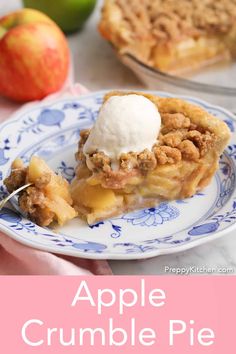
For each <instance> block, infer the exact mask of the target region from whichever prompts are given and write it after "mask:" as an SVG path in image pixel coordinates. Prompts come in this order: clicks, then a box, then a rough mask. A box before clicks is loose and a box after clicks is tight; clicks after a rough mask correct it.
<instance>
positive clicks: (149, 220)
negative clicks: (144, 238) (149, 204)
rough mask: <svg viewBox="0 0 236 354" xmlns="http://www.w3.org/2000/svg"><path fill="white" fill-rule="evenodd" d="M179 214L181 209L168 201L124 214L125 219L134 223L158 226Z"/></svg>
mask: <svg viewBox="0 0 236 354" xmlns="http://www.w3.org/2000/svg"><path fill="white" fill-rule="evenodd" d="M178 216H179V210H178V209H177V208H176V207H174V206H172V205H169V204H167V203H161V204H160V205H159V206H157V207H156V208H149V209H143V210H138V211H134V212H133V213H129V214H127V215H124V216H123V219H124V220H127V221H128V222H131V223H132V225H140V226H147V227H150V226H158V225H161V224H163V223H164V222H165V221H170V220H173V219H175V218H177V217H178Z"/></svg>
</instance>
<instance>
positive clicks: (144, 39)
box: [99, 0, 236, 73]
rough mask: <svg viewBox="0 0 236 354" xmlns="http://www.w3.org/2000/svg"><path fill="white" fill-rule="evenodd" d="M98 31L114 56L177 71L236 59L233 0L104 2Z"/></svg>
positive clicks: (173, 71) (235, 24)
mask: <svg viewBox="0 0 236 354" xmlns="http://www.w3.org/2000/svg"><path fill="white" fill-rule="evenodd" d="M99 29H100V32H101V34H102V36H103V37H104V38H106V39H107V40H108V41H110V42H111V43H112V44H113V45H114V46H115V47H116V49H117V50H118V51H119V53H120V54H122V55H123V54H130V55H132V56H134V57H135V58H137V59H138V60H140V61H141V62H143V63H145V64H147V65H149V66H152V67H155V68H157V69H159V70H162V71H166V72H170V73H180V72H187V71H191V70H194V69H198V68H200V67H203V66H207V65H210V64H212V63H215V62H219V61H225V60H228V59H231V58H233V57H235V55H236V0H217V1H216V0H178V1H177V0H142V1H139V0H130V1H126V0H105V2H104V7H103V10H102V18H101V21H100V24H99Z"/></svg>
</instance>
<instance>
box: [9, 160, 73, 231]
mask: <svg viewBox="0 0 236 354" xmlns="http://www.w3.org/2000/svg"><path fill="white" fill-rule="evenodd" d="M4 183H5V185H6V187H7V189H8V191H9V193H11V192H13V191H15V190H17V189H18V188H19V187H22V186H24V185H26V184H28V183H31V184H32V185H31V186H29V187H28V188H26V189H25V190H23V191H22V192H21V193H20V195H19V199H18V203H19V207H20V208H21V209H22V210H23V211H24V212H25V213H27V214H28V216H29V218H30V219H31V220H33V221H34V222H36V223H37V224H38V225H41V226H48V225H50V224H51V223H53V222H56V223H58V224H59V225H63V224H64V223H66V222H67V221H68V220H70V219H73V218H74V217H75V216H76V215H77V213H76V211H75V210H74V208H73V207H72V199H71V196H70V191H69V184H68V182H67V181H66V180H65V179H64V178H62V177H61V176H59V175H56V174H55V173H54V172H53V171H52V170H51V169H50V168H49V167H48V166H47V164H46V163H45V162H44V161H43V160H42V159H40V158H39V157H36V156H33V157H32V158H31V160H30V163H29V166H28V167H25V166H24V164H23V162H22V161H21V160H20V159H17V160H15V161H14V162H13V165H12V172H11V174H10V176H9V177H7V178H6V179H5V180H4Z"/></svg>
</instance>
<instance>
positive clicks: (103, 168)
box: [76, 112, 216, 178]
mask: <svg viewBox="0 0 236 354" xmlns="http://www.w3.org/2000/svg"><path fill="white" fill-rule="evenodd" d="M161 119H162V127H161V132H160V135H159V136H158V143H157V144H155V145H154V146H153V148H152V151H150V150H148V149H145V150H144V151H142V152H140V153H137V152H128V153H123V154H121V156H120V159H119V168H118V170H117V171H113V170H112V166H111V159H110V158H109V156H107V155H106V154H105V153H104V152H101V151H95V152H94V153H92V154H90V156H89V159H90V162H91V163H92V166H93V170H94V171H96V172H103V173H104V174H105V175H106V174H107V175H108V174H110V173H113V174H118V173H120V172H121V171H126V172H129V171H132V170H135V169H136V170H139V171H141V173H142V174H145V173H147V172H148V171H151V170H154V169H155V168H156V166H157V165H165V164H175V163H178V162H179V161H181V160H182V159H183V160H190V161H196V160H198V159H200V158H201V157H204V155H205V154H206V153H207V152H208V151H209V149H211V148H212V146H213V144H214V142H215V139H216V137H215V135H214V134H213V133H211V132H210V131H207V130H205V129H203V128H202V127H200V126H199V127H197V126H196V124H194V123H192V122H191V120H190V118H189V117H187V116H185V115H184V114H183V113H176V112H173V113H167V112H161ZM88 136H89V130H86V131H82V132H81V140H80V142H79V151H78V153H77V154H76V158H77V160H78V161H81V162H83V163H85V158H84V154H83V146H84V143H85V141H86V139H87V137H88ZM113 178H114V176H113Z"/></svg>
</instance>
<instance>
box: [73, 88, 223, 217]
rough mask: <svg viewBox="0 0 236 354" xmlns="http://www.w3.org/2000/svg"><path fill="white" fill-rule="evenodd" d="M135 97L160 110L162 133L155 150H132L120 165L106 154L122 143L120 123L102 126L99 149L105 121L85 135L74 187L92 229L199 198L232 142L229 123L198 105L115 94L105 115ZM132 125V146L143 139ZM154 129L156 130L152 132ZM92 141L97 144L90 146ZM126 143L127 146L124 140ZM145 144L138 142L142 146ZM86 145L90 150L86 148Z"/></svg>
mask: <svg viewBox="0 0 236 354" xmlns="http://www.w3.org/2000/svg"><path fill="white" fill-rule="evenodd" d="M129 95H130V97H132V96H136V97H140V96H141V97H144V98H146V99H147V100H148V101H149V102H150V103H152V104H154V105H155V107H156V108H157V111H159V113H160V117H161V126H160V130H159V132H158V136H156V139H155V141H154V143H153V145H152V146H151V148H150V147H148V148H144V149H143V150H139V151H137V150H136V151H135V150H130V151H129V149H126V151H125V152H122V153H120V155H119V156H118V157H117V161H116V162H115V161H114V159H113V157H112V154H110V153H108V152H104V151H105V150H107V151H108V150H109V148H107V146H108V145H106V141H107V140H109V139H110V140H111V143H110V145H109V146H112V144H113V145H114V146H115V145H116V146H117V144H119V141H118V143H117V139H118V138H117V136H119V133H120V132H119V126H118V125H117V124H116V121H117V119H116V121H115V123H114V125H113V126H112V125H111V123H109V124H108V125H107V126H106V124H105V123H104V121H103V122H102V123H103V127H102V130H101V134H104V135H103V136H104V139H103V140H104V141H103V142H101V140H100V141H99V142H98V146H97V148H96V146H95V145H94V141H96V139H95V138H94V134H95V133H94V129H95V128H96V124H98V125H99V119H101V118H100V117H98V120H97V121H96V123H95V128H93V129H92V130H83V131H81V139H80V141H79V148H78V152H77V154H76V158H77V161H78V167H77V169H76V177H75V179H74V180H73V181H72V184H71V195H72V198H73V201H74V207H75V209H76V210H77V211H78V213H79V214H80V215H82V216H84V217H86V218H87V221H88V223H89V224H91V223H94V222H97V221H99V220H102V219H104V218H107V217H111V216H115V215H118V214H121V213H123V212H127V211H130V210H134V209H138V208H143V207H152V206H155V205H156V204H158V203H159V202H161V201H164V200H173V199H182V198H187V197H190V196H192V195H194V194H195V193H196V192H197V191H199V190H201V189H202V188H204V187H205V186H206V185H208V183H209V182H210V180H211V178H212V176H213V175H214V173H215V171H216V169H217V168H218V159H219V157H220V155H221V153H222V151H223V150H224V148H225V146H226V144H227V142H228V140H229V137H230V133H229V129H228V127H227V125H226V124H225V123H224V122H222V121H220V120H219V119H217V118H216V117H213V116H211V115H210V114H209V113H207V112H206V111H204V110H203V109H201V108H199V107H197V106H195V105H192V104H190V103H187V102H185V101H183V100H180V99H175V98H161V97H157V96H154V95H150V94H142V93H125V92H124V93H121V92H112V93H109V94H108V95H106V97H105V101H104V104H103V107H102V109H101V111H100V115H101V114H104V111H103V110H105V109H106V105H107V104H109V102H110V105H111V104H112V102H111V101H110V100H111V99H112V98H114V97H119V96H120V97H129ZM136 99H137V98H136ZM137 101H138V100H137ZM126 103H128V101H127V102H126ZM107 111H108V108H107ZM131 113H133V112H132V110H131ZM141 114H143V121H144V124H146V125H147V126H148V125H150V124H151V123H150V122H149V121H148V120H147V114H145V112H144V113H143V112H141ZM124 115H127V112H124ZM134 119H136V117H135V118H134ZM114 120H115V119H114ZM132 124H133V123H132V122H131V120H130V121H129V122H126V126H125V129H126V131H127V136H128V141H129V144H130V141H133V140H134V139H133V137H132V136H130V135H129V134H136V135H137V136H138V134H139V132H137V131H136V132H135V129H134V128H132ZM130 126H131V128H130ZM97 129H98V128H97ZM145 129H146V130H148V129H147V128H145V127H141V128H140V131H141V132H143V134H144V130H145ZM95 130H96V129H95ZM149 130H152V131H153V130H154V129H153V127H149ZM154 132H155V130H154ZM108 134H110V136H108ZM141 134H142V133H141ZM115 135H116V136H115ZM91 136H92V141H89V139H90V137H91ZM120 139H121V140H120V141H121V142H122V143H124V135H123V138H122V137H121V138H120ZM90 140H91V139H90ZM140 140H141V139H140V137H138V138H137V141H139V142H140ZM86 144H88V145H89V147H90V148H88V147H87V148H86ZM125 144H126V145H127V140H126V141H125ZM129 144H128V145H129ZM140 146H141V145H140ZM114 162H115V164H114Z"/></svg>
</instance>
